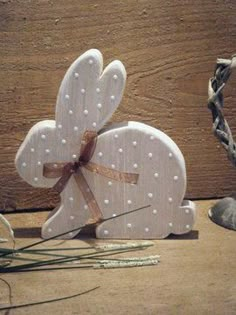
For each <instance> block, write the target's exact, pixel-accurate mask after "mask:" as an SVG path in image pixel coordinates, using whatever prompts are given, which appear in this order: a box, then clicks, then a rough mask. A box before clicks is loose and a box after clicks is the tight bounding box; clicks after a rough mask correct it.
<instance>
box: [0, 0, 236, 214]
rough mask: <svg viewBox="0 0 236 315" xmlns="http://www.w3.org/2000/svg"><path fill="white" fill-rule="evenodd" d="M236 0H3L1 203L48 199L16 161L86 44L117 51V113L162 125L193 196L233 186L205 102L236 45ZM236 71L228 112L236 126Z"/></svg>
mask: <svg viewBox="0 0 236 315" xmlns="http://www.w3.org/2000/svg"><path fill="white" fill-rule="evenodd" d="M235 9H236V3H235V1H233V0H231V1H227V2H226V1H225V2H215V1H209V0H207V1H200V0H198V1H193V0H191V1H165V2H163V1H159V0H149V1H142V2H137V1H134V0H130V1H125V0H124V1H119V2H117V1H108V0H106V1H102V2H100V1H75V0H68V1H66V2H65V1H62V0H58V1H39V0H38V1H37V0H35V1H32V2H29V1H23V0H21V1H17V2H16V1H8V0H2V1H0V56H1V64H0V84H1V89H0V102H1V121H0V143H1V153H0V166H1V178H0V187H1V191H0V207H1V208H6V209H11V208H31V207H52V206H54V205H55V203H56V202H57V201H58V196H56V194H54V193H53V192H51V191H50V192H48V190H40V189H33V188H31V187H30V186H29V185H28V184H26V183H23V181H22V180H21V179H20V178H19V176H18V175H17V173H16V171H15V169H14V157H15V154H16V151H17V149H18V147H19V145H20V143H21V142H22V140H23V139H24V137H25V135H26V133H27V132H28V130H29V129H30V127H31V126H32V125H33V124H34V123H36V122H38V121H40V120H43V119H53V117H54V106H55V102H56V95H57V91H58V88H59V84H60V81H61V79H62V78H63V76H64V73H65V71H66V69H67V68H68V66H69V65H70V64H71V63H72V61H73V60H74V59H75V58H77V57H78V56H79V55H80V54H81V53H83V52H84V51H85V50H87V49H90V48H98V49H100V50H101V51H102V53H103V55H104V60H106V62H107V63H108V62H110V61H111V60H113V59H114V58H117V59H120V60H121V61H122V62H123V63H124V65H125V67H126V69H127V75H128V77H127V86H126V89H125V92H124V97H123V101H122V103H121V106H120V107H119V109H118V110H117V112H116V113H115V115H114V116H113V118H112V121H123V120H137V121H141V122H145V123H148V124H150V125H152V126H154V127H157V128H160V129H161V130H162V131H164V132H166V133H167V134H168V135H169V136H170V137H171V138H172V139H173V140H174V141H175V142H176V143H177V144H178V146H179V147H180V149H181V150H182V152H183V154H184V155H185V159H186V164H187V174H188V190H187V197H188V198H199V197H202V198H205V197H215V196H223V195H227V194H229V193H230V192H232V191H233V190H234V187H235V184H236V172H235V170H234V168H233V167H232V166H231V164H230V163H229V162H228V160H227V157H226V154H225V152H224V151H223V149H222V148H221V147H220V146H219V144H218V142H217V140H215V139H214V137H213V136H212V134H211V117H210V112H209V111H208V109H207V108H206V100H207V85H208V79H209V77H210V76H211V74H212V71H213V68H214V64H215V60H216V57H229V56H230V55H231V54H232V53H235V51H234V50H235V47H236V25H235ZM235 82H236V75H233V76H232V78H231V82H230V83H229V85H228V87H227V91H226V96H227V95H228V97H226V108H225V110H226V116H227V118H229V123H230V125H231V126H232V131H233V133H234V134H235V133H236V122H235V119H234V116H235V114H236V109H234V107H233V104H234V103H235V101H236V89H235V88H234V86H235V84H234V83H235Z"/></svg>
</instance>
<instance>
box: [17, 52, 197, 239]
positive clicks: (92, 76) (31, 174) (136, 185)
mask: <svg viewBox="0 0 236 315" xmlns="http://www.w3.org/2000/svg"><path fill="white" fill-rule="evenodd" d="M102 70H103V60H102V55H101V53H100V52H99V51H98V50H95V49H92V50H89V51H87V52H86V53H84V54H83V55H82V56H80V57H79V58H78V59H77V60H76V61H75V62H74V63H73V64H72V65H71V67H70V68H69V70H68V71H67V73H66V75H65V77H64V79H63V81H62V83H61V86H60V89H59V93H58V98H57V104H56V118H55V121H54V120H47V121H41V122H39V123H37V124H36V125H35V126H33V128H32V129H31V130H30V131H29V133H28V135H27V136H26V138H25V140H24V142H23V143H22V145H21V147H20V149H19V151H18V153H17V155H16V160H15V163H16V168H17V170H18V172H19V174H20V175H21V177H22V178H23V179H24V180H26V181H27V182H28V183H29V184H31V185H32V186H34V187H48V188H50V187H53V186H54V185H55V184H56V186H57V187H58V185H61V186H63V187H62V188H63V189H61V190H60V192H61V194H60V195H61V203H60V205H59V206H57V207H56V208H55V209H54V210H53V211H52V212H51V213H50V215H49V217H48V219H47V221H46V222H45V223H44V225H43V227H42V237H43V238H49V237H52V236H54V235H57V234H60V233H63V232H66V231H70V230H72V229H75V228H76V227H78V226H81V225H83V224H86V222H90V219H91V217H93V219H94V220H95V221H96V220H97V221H99V222H100V224H98V226H97V228H96V235H97V237H98V238H120V239H122V238H125V239H156V238H165V237H167V236H168V235H169V234H170V233H174V234H183V233H186V232H189V231H190V230H191V229H192V227H193V224H194V220H195V206H194V204H193V203H192V202H191V201H184V202H183V198H184V194H185V190H186V170H185V162H184V158H183V156H182V153H181V152H180V150H179V148H178V147H177V145H176V144H175V143H174V142H173V141H172V140H171V139H170V138H169V137H168V136H167V135H166V134H164V133H163V132H161V131H159V130H157V129H155V128H153V127H150V126H147V125H145V124H142V123H138V122H127V123H121V124H111V125H110V126H109V128H107V129H103V130H102V128H103V127H104V125H105V123H106V122H107V121H108V120H109V118H110V117H111V115H112V114H113V112H114V111H115V110H116V108H117V106H118V105H119V103H120V101H121V98H122V94H123V90H124V87H125V81H126V71H125V68H124V66H123V65H122V63H121V62H120V61H113V62H111V63H110V64H109V65H108V66H107V67H106V68H105V70H104V71H103V72H102ZM91 135H92V136H91ZM86 137H87V138H86ZM95 138H96V143H95V142H94V139H95ZM88 139H89V140H88ZM91 143H92V145H91ZM81 152H82V153H81ZM88 152H89V153H88ZM88 156H89V157H88ZM47 166H49V169H50V170H49V171H48V172H46V171H45V168H47ZM50 172H51V175H52V176H50ZM58 183H59V184H58ZM149 204H150V205H151V206H150V207H148V208H146V209H143V210H142V211H139V212H133V213H130V214H127V215H124V216H118V215H119V214H121V213H123V212H125V211H129V210H132V209H135V208H138V207H140V206H143V205H149ZM111 216H113V217H114V219H112V220H109V221H104V222H102V219H103V218H107V217H111ZM77 233H78V232H71V233H68V234H66V235H64V236H63V238H73V237H74V236H75V235H76V234H77Z"/></svg>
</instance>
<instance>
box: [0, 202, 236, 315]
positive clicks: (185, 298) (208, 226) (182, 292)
mask: <svg viewBox="0 0 236 315" xmlns="http://www.w3.org/2000/svg"><path fill="white" fill-rule="evenodd" d="M214 203H215V201H201V202H199V201H198V202H197V208H198V209H199V215H198V216H197V222H196V226H195V227H194V231H192V232H191V233H189V234H187V235H181V236H171V237H169V238H167V239H165V240H157V241H154V246H152V247H150V248H149V249H147V250H145V251H143V250H142V251H141V252H135V253H126V254H122V255H121V256H120V257H122V258H127V257H133V256H134V257H137V256H139V257H140V256H149V255H160V256H161V258H160V261H161V262H160V264H159V265H157V266H152V267H141V268H126V269H124V268H123V269H113V270H91V269H90V270H81V269H80V270H66V271H65V270H58V271H55V272H45V273H40V272H34V273H25V274H22V273H19V274H17V273H15V274H2V275H1V278H3V279H5V280H6V281H8V282H9V284H10V285H11V287H12V303H13V304H16V303H23V302H25V301H28V302H33V301H40V300H44V299H49V298H53V297H60V296H65V295H69V294H75V293H77V292H80V291H84V290H88V289H91V288H92V287H96V286H100V288H99V289H98V290H96V291H94V292H92V293H91V294H86V295H84V296H81V297H78V298H76V299H73V300H71V301H61V302H58V303H50V304H44V305H41V306H35V307H31V308H22V309H18V310H16V311H14V312H12V314H17V315H26V314H29V315H38V314H52V315H53V314H58V315H64V314H68V315H72V314H86V315H97V314H99V315H100V314H104V315H110V314H116V315H124V314H126V313H128V314H130V315H143V314H148V315H157V314H158V315H159V314H160V315H166V314H168V315H169V314H170V315H175V314H177V315H196V314H199V315H206V314H215V315H222V314H224V315H235V313H236V299H235V271H236V266H235V259H236V251H235V231H230V230H227V229H224V228H222V227H220V226H217V225H216V224H214V223H212V222H211V221H210V220H209V218H208V214H207V212H208V209H209V208H210V207H212V205H213V204H214ZM46 216H47V213H37V214H36V213H35V214H30V213H27V214H20V215H7V216H6V217H7V219H8V220H9V221H10V223H11V225H12V227H13V228H14V231H15V235H16V246H17V247H20V246H25V245H28V244H31V243H32V242H35V241H37V240H38V239H39V237H40V229H39V227H40V226H41V224H42V222H43V221H44V220H45V218H46ZM107 242H108V241H107V240H106V241H105V243H107ZM113 242H114V241H113ZM49 243H50V244H44V245H43V246H42V247H41V248H46V247H54V248H58V247H80V246H88V244H89V245H91V246H94V245H97V244H103V243H104V241H100V240H96V239H89V240H88V239H84V240H83V241H82V240H78V239H76V240H69V241H66V242H65V243H63V244H62V243H61V241H50V242H49ZM115 243H116V242H115ZM38 248H40V247H38ZM86 252H87V251H86ZM65 254H67V255H68V252H66V253H65ZM79 254H80V253H79ZM29 257H30V256H29ZM115 257H117V256H113V258H115ZM0 283H1V284H0V285H1V295H0V304H6V305H8V303H9V301H8V295H9V293H8V289H7V286H6V285H4V283H2V282H0ZM45 283H46V285H45ZM147 297H148V298H147ZM3 314H4V312H3Z"/></svg>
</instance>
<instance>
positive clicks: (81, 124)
mask: <svg viewBox="0 0 236 315" xmlns="http://www.w3.org/2000/svg"><path fill="white" fill-rule="evenodd" d="M102 70H103V58H102V54H101V53H100V52H99V51H98V50H96V49H91V50H89V51H87V52H85V53H84V54H83V55H81V56H80V57H79V58H78V59H76V60H75V61H74V63H73V64H72V65H71V66H70V68H69V69H68V71H67V72H66V74H65V76H64V79H63V80H62V83H61V86H60V89H59V93H58V97H57V104H56V115H55V120H46V121H41V122H39V123H37V124H35V125H34V126H33V127H32V128H31V130H30V131H29V133H28V135H27V136H26V138H25V140H24V142H23V143H22V145H21V147H20V148H19V150H18V152H17V155H16V159H15V164H16V168H17V171H18V173H19V174H20V176H21V177H22V178H23V179H24V180H25V181H27V182H28V183H29V184H30V185H32V186H34V187H52V186H53V185H54V184H55V183H56V181H57V179H50V178H45V177H44V176H43V165H44V163H54V162H55V167H57V165H56V162H70V161H72V162H73V161H75V160H77V159H78V156H79V150H80V146H81V140H82V136H83V133H84V131H85V130H93V131H96V132H98V131H99V130H100V129H101V128H102V127H103V126H104V124H105V123H106V122H107V121H108V120H109V118H110V117H111V116H112V114H113V112H114V111H115V110H116V108H117V106H118V105H119V103H120V101H121V98H122V95H123V91H124V87H125V81H126V71H125V68H124V66H123V64H122V63H121V62H120V61H118V60H115V61H113V62H111V63H110V64H109V65H108V66H107V67H106V68H105V70H104V71H103V72H102Z"/></svg>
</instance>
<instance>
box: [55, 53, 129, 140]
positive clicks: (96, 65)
mask: <svg viewBox="0 0 236 315" xmlns="http://www.w3.org/2000/svg"><path fill="white" fill-rule="evenodd" d="M102 68H103V59H102V55H101V53H100V52H99V51H98V50H96V49H91V50H89V51H87V52H86V53H84V54H83V55H82V56H80V57H79V58H78V59H77V60H76V61H75V62H74V63H73V64H72V65H71V67H70V68H69V69H68V71H67V73H66V75H65V77H64V79H63V81H62V83H61V86H60V89H59V93H58V98H57V106H56V122H57V125H60V128H61V129H64V131H63V134H64V135H68V136H69V135H70V134H71V133H72V130H78V133H79V134H82V133H83V132H84V131H85V130H94V131H99V130H100V129H101V128H102V127H103V126H104V124H105V123H106V121H107V120H108V119H109V118H110V117H111V115H112V114H113V112H114V111H115V109H116V108H117V106H118V105H119V103H120V101H121V98H122V94H123V91H124V87H125V81H126V71H125V68H124V66H123V64H122V63H121V62H120V61H113V62H112V63H110V64H109V65H108V66H107V67H106V69H105V70H104V72H103V73H102Z"/></svg>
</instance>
